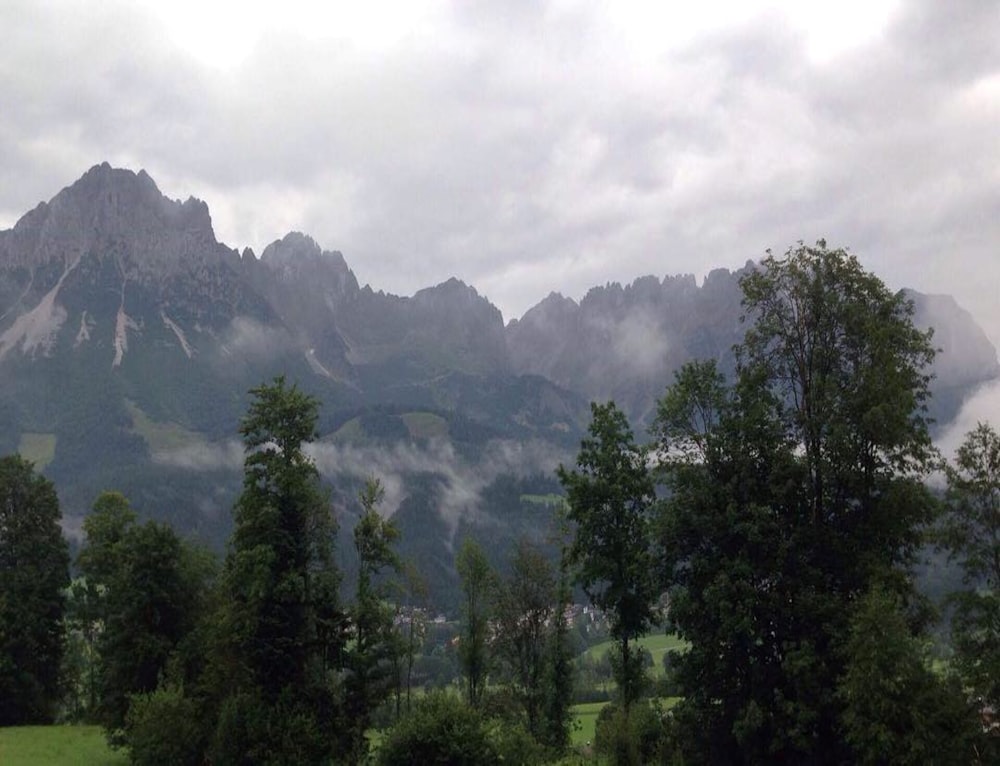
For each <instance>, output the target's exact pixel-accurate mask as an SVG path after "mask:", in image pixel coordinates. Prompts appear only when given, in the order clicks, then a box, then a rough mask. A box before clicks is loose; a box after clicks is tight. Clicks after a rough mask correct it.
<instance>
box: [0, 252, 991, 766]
mask: <svg viewBox="0 0 1000 766" xmlns="http://www.w3.org/2000/svg"><path fill="white" fill-rule="evenodd" d="M742 288H743V292H744V309H745V321H746V323H747V331H746V334H745V337H744V340H743V342H742V343H741V344H740V345H738V346H737V347H736V360H737V364H736V369H735V373H734V375H733V376H732V379H731V380H726V378H725V377H724V376H723V375H722V373H721V372H720V371H719V369H718V368H717V366H716V362H715V361H714V360H702V361H697V362H693V363H691V364H688V365H686V366H685V367H684V368H682V369H681V370H680V371H679V372H678V373H677V375H676V379H675V382H674V384H673V385H672V386H671V387H669V388H668V390H667V391H666V393H665V395H664V396H663V398H662V399H661V400H660V402H659V406H658V410H657V414H656V417H655V420H654V422H653V423H652V428H651V433H652V434H653V435H654V437H655V438H654V441H653V443H652V444H648V445H644V444H639V443H637V442H636V440H635V438H634V435H633V433H632V430H631V427H630V425H629V423H628V420H627V418H626V417H625V415H624V414H623V413H622V412H621V411H620V410H618V408H617V407H616V406H615V405H614V403H610V402H609V403H607V404H596V403H595V404H594V405H592V422H591V424H590V428H589V431H588V435H587V436H586V438H585V439H584V440H583V442H582V444H581V448H580V452H579V454H578V457H577V461H576V465H575V466H574V467H572V468H560V470H559V478H560V480H561V482H562V484H563V486H564V488H565V492H566V501H567V507H566V522H567V527H566V534H565V539H566V544H565V545H564V550H563V556H562V557H561V560H560V561H559V562H558V564H557V565H553V564H552V563H551V562H549V561H548V560H547V559H546V558H545V557H544V556H542V555H540V554H539V552H538V551H537V550H536V549H534V548H533V547H532V546H531V545H529V544H527V543H524V544H521V545H519V546H518V547H517V548H516V550H515V551H514V553H513V556H512V559H511V566H510V573H509V574H508V576H507V577H505V578H500V577H498V576H497V575H496V573H494V572H493V571H492V570H491V568H490V566H489V564H488V563H487V560H486V557H485V555H484V553H483V551H482V550H481V548H479V547H478V546H477V545H476V544H475V543H473V542H471V541H466V542H465V543H464V544H462V545H461V546H460V547H459V550H458V553H457V555H456V568H457V570H458V572H459V574H460V577H461V582H462V592H463V593H462V595H463V597H462V604H463V607H462V626H463V627H462V633H461V636H460V638H459V646H458V650H459V655H460V658H461V664H462V668H463V674H464V675H463V691H462V698H461V699H460V698H459V697H458V696H457V695H454V694H452V695H448V694H437V695H435V694H432V695H427V696H421V697H419V698H413V697H412V696H411V694H410V685H409V683H408V679H409V678H410V674H411V673H412V668H413V656H414V650H415V646H416V643H417V641H418V640H419V635H418V631H417V629H416V627H415V624H414V620H413V613H412V611H411V612H410V613H409V619H408V620H407V619H400V618H401V617H404V616H405V611H404V609H403V607H404V606H405V605H406V604H407V603H409V604H410V605H412V604H413V603H414V601H415V600H416V598H417V593H418V591H419V586H418V585H417V584H416V583H417V582H418V580H417V578H413V577H406V576H405V570H406V567H405V566H404V564H403V562H401V561H400V560H399V558H398V556H397V555H396V553H395V550H394V542H395V540H396V538H397V537H398V531H397V530H396V528H395V526H394V525H393V523H392V521H391V520H388V519H385V518H383V517H382V516H381V515H380V514H379V512H378V505H379V503H380V501H381V499H382V491H381V486H380V484H379V483H378V481H377V480H376V479H372V480H371V481H369V482H368V484H366V486H365V487H364V489H363V490H362V492H361V495H360V498H359V500H360V504H361V507H362V515H361V518H360V520H359V521H358V523H357V524H356V526H355V529H354V543H355V547H356V550H357V553H358V559H359V568H358V574H357V579H356V582H354V583H351V584H350V585H351V586H352V587H346V586H345V584H343V583H342V582H341V574H340V571H339V569H338V567H337V564H336V561H335V559H334V555H333V542H334V536H335V533H336V529H335V523H334V519H333V517H332V515H331V508H330V502H329V499H328V498H327V496H326V495H325V493H324V491H323V489H322V487H321V484H320V480H319V475H318V472H317V470H316V467H315V465H314V464H313V463H312V461H311V460H310V459H309V458H308V456H307V454H306V453H305V451H304V446H305V445H306V444H307V443H309V442H310V441H312V440H314V439H315V438H316V436H317V434H316V431H315V427H316V418H317V408H318V403H317V402H316V401H315V400H314V399H312V398H311V397H309V396H307V395H305V394H303V393H302V392H300V391H299V390H298V389H297V388H296V387H295V386H287V385H286V384H285V381H284V380H283V379H281V378H279V379H276V380H275V381H274V382H273V383H272V384H268V385H263V386H261V387H259V388H257V389H255V390H254V391H252V394H253V399H252V403H251V405H250V408H249V410H248V413H247V415H246V416H245V418H244V420H243V421H242V423H241V427H240V433H241V435H242V437H243V440H244V444H245V447H246V459H245V470H244V482H243V491H242V493H241V495H240V497H239V499H238V501H237V503H236V506H235V509H234V517H235V526H234V532H233V536H232V539H231V542H230V545H229V548H228V550H227V553H226V556H225V560H224V562H223V563H222V564H221V566H220V565H219V564H218V563H217V562H216V561H215V559H214V557H212V556H211V555H210V554H208V553H206V552H204V551H202V550H199V549H198V548H197V547H195V546H192V545H191V544H188V543H186V542H184V541H183V540H181V539H180V538H179V537H178V536H177V535H176V533H175V532H174V531H173V530H171V529H170V528H169V527H167V526H165V525H162V524H157V523H155V522H146V523H144V524H139V523H138V521H137V518H136V514H135V513H134V512H133V511H132V509H131V508H130V507H129V504H128V501H127V499H126V498H124V497H123V496H121V495H119V494H116V493H105V494H103V495H101V496H100V497H99V498H98V500H97V501H96V503H95V506H94V510H93V513H91V514H90V515H89V516H88V518H87V519H86V521H85V522H84V533H85V535H86V540H85V544H84V546H83V548H82V550H81V552H80V555H79V557H78V560H77V566H78V569H79V573H80V575H81V576H80V578H79V579H78V580H77V581H75V582H74V583H73V585H72V587H70V586H69V576H68V564H69V557H68V553H67V547H66V543H65V541H64V540H63V538H62V535H61V532H60V529H59V525H58V519H59V511H58V503H57V501H56V498H55V492H54V490H53V488H52V486H51V484H50V483H49V482H47V481H46V480H45V479H43V478H41V477H39V476H37V475H36V474H35V473H34V471H33V469H32V467H31V465H30V463H27V462H25V461H24V460H22V459H21V458H19V457H17V456H13V457H9V458H4V459H3V460H0V576H2V578H3V579H2V581H0V725H12V724H19V723H28V722H41V721H46V720H51V719H52V718H53V716H54V715H55V714H56V712H57V707H58V704H59V700H60V699H64V698H65V697H64V693H65V691H66V690H65V688H64V684H62V685H61V681H64V680H65V679H66V678H67V677H72V678H73V679H74V684H75V688H74V694H72V695H70V698H71V699H73V700H74V705H76V706H77V707H78V708H79V711H78V712H79V713H80V714H81V715H87V716H90V717H92V718H93V719H94V720H97V721H99V722H100V723H101V724H102V725H103V726H104V727H105V729H106V730H107V731H108V733H109V737H110V738H111V740H112V741H113V742H115V743H118V744H122V745H124V746H127V747H128V752H129V753H130V756H131V758H132V760H133V761H134V762H136V763H192V764H196V763H205V762H209V763H217V764H228V763H234V764H235V763H241V764H242V763H247V764H251V763H252V764H264V763H276V764H277V763H352V764H353V763H361V762H365V761H366V760H370V759H375V760H377V761H378V762H382V763H428V762H442V763H455V764H461V763H470V764H472V763H476V764H480V763H494V762H495V763H499V762H507V763H511V762H513V763H541V762H545V761H547V760H552V759H556V758H558V757H559V756H560V754H562V753H564V752H565V750H566V748H567V745H568V732H569V729H568V726H569V720H570V710H569V704H570V701H571V698H572V691H573V690H572V685H573V679H572V658H571V652H570V649H569V641H568V638H567V624H566V620H565V619H564V614H565V611H566V608H567V606H568V604H569V601H570V590H571V587H572V586H573V585H574V584H575V585H578V586H580V587H581V588H582V589H583V590H584V592H585V593H586V594H587V595H588V597H589V598H590V600H591V601H592V603H593V604H594V605H595V606H597V607H599V608H600V609H601V610H602V611H603V613H604V614H605V615H606V616H607V619H608V623H609V630H610V634H611V636H612V638H613V639H614V641H615V644H616V650H615V652H614V653H613V655H612V672H613V675H614V678H615V681H616V699H615V702H614V704H612V705H611V706H609V707H608V708H607V709H606V710H605V712H604V713H602V718H601V722H600V724H599V727H598V741H597V745H598V749H599V751H600V752H602V753H604V754H605V755H606V756H607V757H608V758H610V760H612V761H613V762H615V763H655V762H662V763H719V764H730V763H735V764H739V763H772V762H790V763H815V764H826V763H830V764H842V763H899V764H909V763H952V762H954V763H965V764H967V763H989V762H995V761H996V759H998V758H1000V752H998V749H1000V748H998V744H1000V737H998V732H997V730H996V729H995V728H994V724H993V719H992V711H993V706H994V705H995V704H997V702H998V694H1000V691H998V688H997V684H998V678H1000V648H998V647H1000V641H998V639H1000V600H998V596H997V587H998V584H1000V435H998V434H997V432H996V431H995V430H994V429H993V428H992V427H991V426H989V425H986V424H981V425H979V426H978V427H977V428H976V429H975V430H974V431H973V432H972V433H971V434H969V435H968V437H967V439H966V441H965V443H964V444H963V445H962V447H961V448H960V449H959V451H958V453H957V455H956V458H955V460H954V461H953V462H952V463H950V464H945V463H944V462H943V461H942V460H941V458H940V456H939V455H938V453H937V452H936V451H935V449H934V447H933V445H932V444H931V440H930V436H929V432H928V426H929V424H928V422H927V419H926V416H925V412H926V403H927V400H928V397H929V391H928V383H929V375H928V366H929V364H930V362H931V361H932V359H933V356H934V348H933V345H932V337H931V334H930V333H929V332H927V333H923V332H920V331H918V330H916V329H915V328H914V326H913V323H912V312H913V309H912V305H911V304H910V303H909V302H908V301H907V300H906V299H905V297H904V296H903V295H901V294H893V293H891V292H890V291H889V290H887V289H886V287H885V285H884V284H883V283H882V282H881V281H880V280H878V279H877V278H876V277H874V276H872V275H871V274H869V273H867V272H865V271H864V269H862V267H861V266H860V264H859V262H858V261H857V259H856V258H855V257H854V256H852V255H850V254H849V253H847V252H845V251H843V250H836V249H829V248H827V246H826V244H825V243H823V242H818V243H817V244H816V245H815V246H805V245H799V246H797V247H794V248H791V249H790V250H789V251H788V252H786V253H785V254H784V256H781V257H775V256H773V255H771V254H768V257H767V258H765V259H764V260H763V261H762V262H761V264H760V265H759V267H758V268H757V269H756V270H754V271H753V272H752V273H750V274H748V275H747V276H746V277H744V279H743V280H742ZM939 470H940V471H942V472H943V474H944V476H945V479H946V485H947V490H946V492H945V494H944V496H943V500H942V498H940V497H938V496H937V495H936V494H935V493H934V492H933V491H932V490H931V489H930V488H929V486H928V478H929V477H930V476H931V474H932V473H933V472H935V471H939ZM928 543H932V544H934V545H937V546H939V547H941V548H942V549H944V550H946V551H948V552H949V554H950V555H951V556H953V557H954V558H955V559H956V560H957V561H958V562H959V563H960V564H961V566H962V567H963V571H964V573H965V576H966V579H965V585H966V587H965V589H964V590H963V591H962V592H960V593H958V594H955V595H954V597H953V598H952V600H951V602H950V604H949V608H950V609H951V610H952V612H953V617H952V623H951V624H952V641H951V646H950V655H949V656H947V657H945V658H944V659H943V661H939V662H933V661H932V660H933V658H932V657H931V655H930V652H929V646H930V642H929V640H928V629H929V628H930V627H931V626H932V624H933V621H934V619H935V614H934V609H933V608H932V606H931V605H930V604H929V603H927V601H926V600H925V599H923V598H922V597H921V596H920V595H919V593H918V592H917V591H916V589H915V587H914V582H913V572H912V569H913V566H914V564H915V563H916V562H917V557H918V554H919V552H920V551H921V550H922V549H923V547H924V546H926V545H927V544H928ZM341 592H350V593H351V594H352V596H353V597H352V598H351V599H349V600H348V601H347V602H346V603H342V601H341V596H340V593H341ZM665 601H666V603H667V604H668V606H667V609H666V619H667V621H668V624H669V626H670V629H671V630H673V631H674V632H676V633H677V634H678V635H679V636H680V637H681V638H682V639H684V640H685V642H686V643H687V646H688V648H687V649H686V650H684V651H680V652H677V653H676V654H675V655H673V656H671V657H670V660H669V665H670V673H671V682H672V684H673V685H674V687H675V688H676V690H677V692H678V696H679V697H680V701H679V702H678V703H677V704H676V706H675V707H674V708H673V709H672V710H671V711H670V712H669V713H666V712H664V711H663V710H662V709H661V707H660V706H659V703H658V702H657V701H656V700H655V699H650V697H649V691H650V690H649V685H648V683H647V679H646V678H645V676H644V667H643V656H642V653H641V651H639V649H638V645H637V643H636V642H637V640H638V639H639V638H641V637H642V636H643V635H645V634H647V633H648V632H649V631H650V630H651V629H652V628H653V626H654V625H655V624H658V623H659V621H660V620H661V618H662V616H663V615H661V614H660V606H661V605H662V604H663V603H664V602H665ZM67 629H69V630H70V631H72V632H73V634H74V635H75V636H76V637H77V638H78V639H79V640H77V641H75V642H71V643H70V644H68V646H70V648H71V649H73V651H66V650H65V647H66V646H67V643H66V640H65V637H66V636H65V634H66V631H67ZM74 667H76V668H78V669H86V672H77V673H76V674H75V675H74V674H73V673H66V672H65V670H66V669H67V668H68V669H72V668H74ZM60 668H62V669H63V670H64V672H63V673H62V674H60ZM386 708H388V709H390V710H392V711H393V718H394V720H395V723H394V725H393V726H392V728H391V730H390V731H389V733H388V734H386V735H385V736H384V738H383V741H382V742H381V743H380V745H379V747H378V748H377V749H376V750H375V754H374V755H373V754H372V750H373V748H372V746H371V738H370V734H371V731H372V729H373V724H374V716H375V715H376V711H378V710H380V709H386Z"/></svg>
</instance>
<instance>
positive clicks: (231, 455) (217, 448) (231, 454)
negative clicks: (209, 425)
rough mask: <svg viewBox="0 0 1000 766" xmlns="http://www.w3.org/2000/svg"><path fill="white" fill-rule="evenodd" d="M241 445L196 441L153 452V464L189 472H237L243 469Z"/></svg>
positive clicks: (227, 442)
mask: <svg viewBox="0 0 1000 766" xmlns="http://www.w3.org/2000/svg"><path fill="white" fill-rule="evenodd" d="M243 455H244V453H243V444H242V443H241V442H240V441H238V440H236V439H230V440H228V441H225V442H206V441H197V442H194V443H192V444H185V445H184V446H182V447H175V448H173V449H168V450H161V451H158V452H154V453H153V455H152V457H153V462H154V463H159V464H160V465H169V466H173V467H174V468H184V469H186V470H189V471H199V472H210V471H238V470H240V469H242V467H243Z"/></svg>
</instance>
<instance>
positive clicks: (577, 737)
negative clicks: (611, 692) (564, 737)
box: [570, 702, 608, 747]
mask: <svg viewBox="0 0 1000 766" xmlns="http://www.w3.org/2000/svg"><path fill="white" fill-rule="evenodd" d="M607 704H608V703H607V702H585V703H583V704H582V705H573V707H572V710H573V730H572V732H571V733H570V738H571V742H572V744H573V747H580V746H581V745H586V744H587V743H588V742H589V743H590V744H594V727H596V726H597V714H598V713H600V712H601V708H603V707H604V706H605V705H607Z"/></svg>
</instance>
